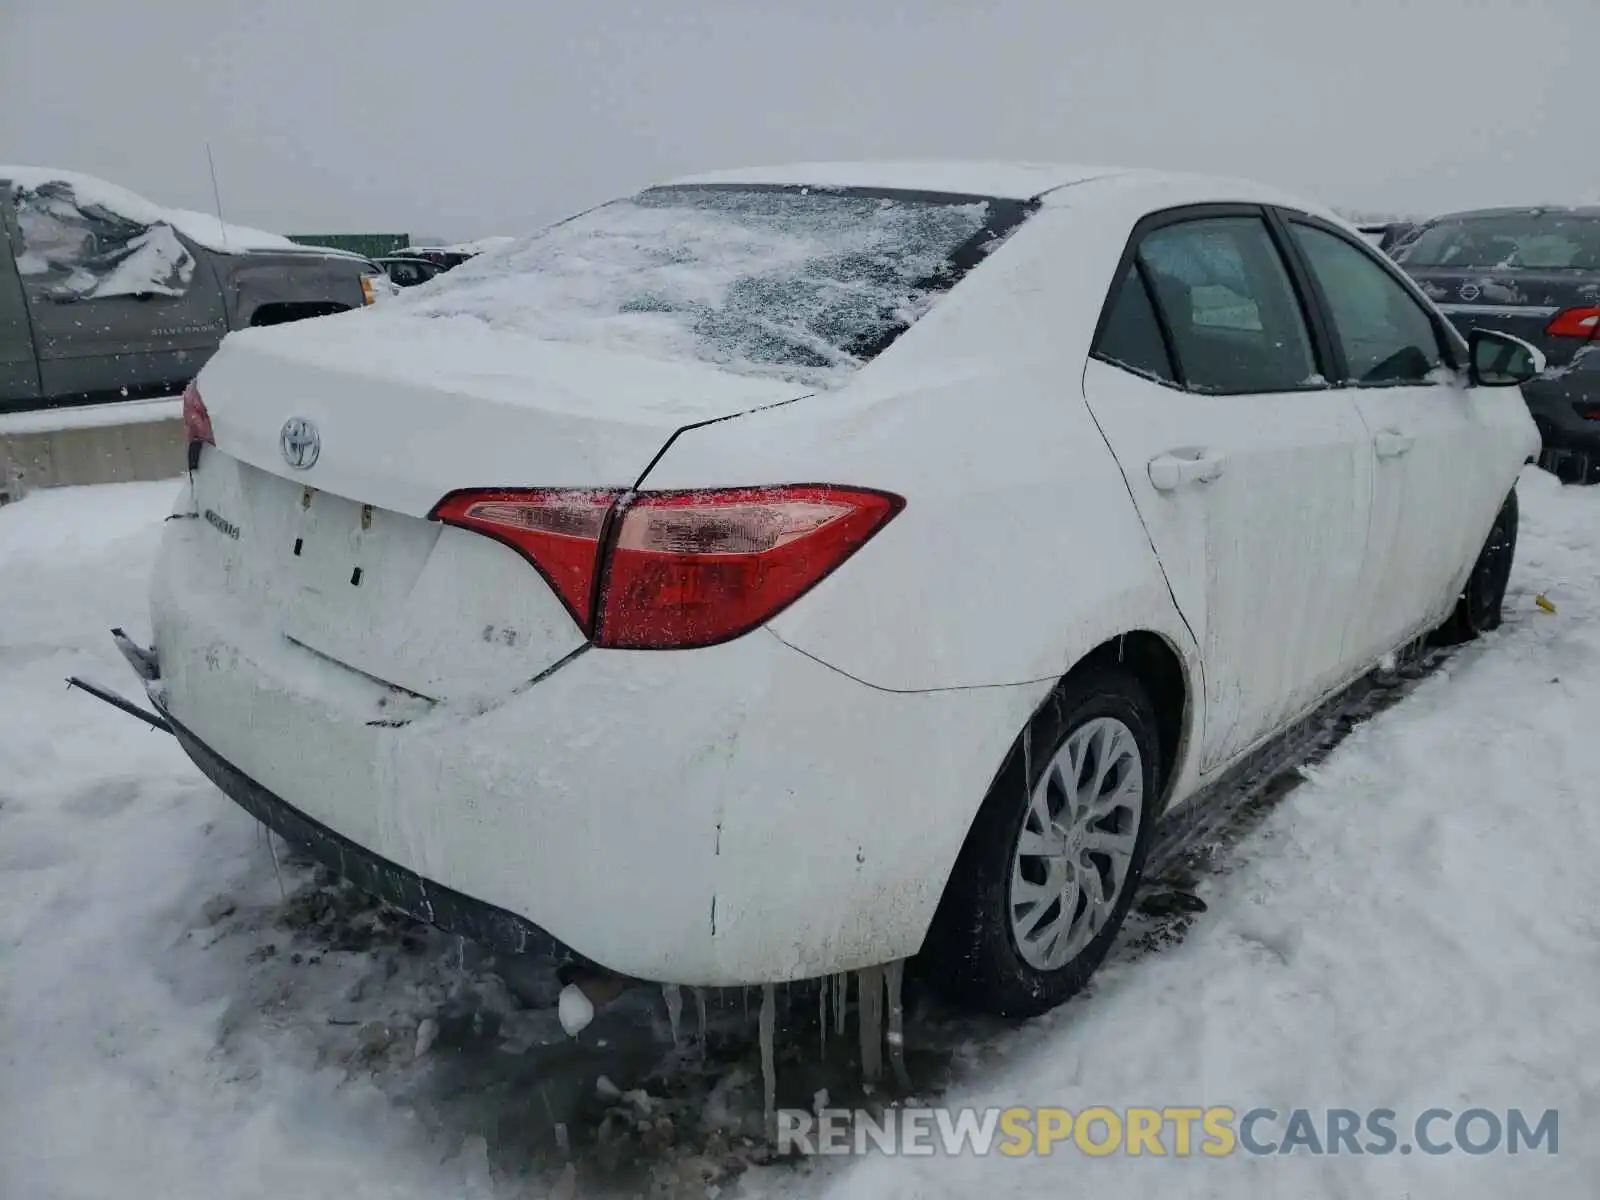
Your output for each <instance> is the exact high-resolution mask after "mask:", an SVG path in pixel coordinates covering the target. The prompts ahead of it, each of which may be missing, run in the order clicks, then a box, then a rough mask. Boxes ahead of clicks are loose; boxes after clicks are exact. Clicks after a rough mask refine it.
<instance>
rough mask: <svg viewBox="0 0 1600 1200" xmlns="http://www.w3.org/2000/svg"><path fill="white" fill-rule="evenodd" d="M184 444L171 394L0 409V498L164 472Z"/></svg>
mask: <svg viewBox="0 0 1600 1200" xmlns="http://www.w3.org/2000/svg"><path fill="white" fill-rule="evenodd" d="M186 449H187V444H186V442H185V440H184V436H183V419H182V403H181V401H179V400H177V399H165V400H138V401H125V402H123V403H120V404H97V405H91V406H86V407H82V408H60V409H47V410H44V411H42V412H28V413H11V414H7V415H4V416H0V504H3V503H5V502H7V501H8V500H17V499H20V498H21V497H22V495H23V494H24V493H26V492H28V491H31V490H32V489H34V488H49V487H70V486H73V485H77V484H86V483H131V482H135V481H138V480H146V479H171V478H172V477H173V476H175V475H181V474H183V470H184V458H185V452H186Z"/></svg>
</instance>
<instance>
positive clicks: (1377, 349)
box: [1290, 221, 1444, 387]
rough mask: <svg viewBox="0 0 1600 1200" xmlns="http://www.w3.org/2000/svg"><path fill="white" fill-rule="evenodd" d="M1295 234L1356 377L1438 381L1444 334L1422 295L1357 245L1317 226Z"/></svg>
mask: <svg viewBox="0 0 1600 1200" xmlns="http://www.w3.org/2000/svg"><path fill="white" fill-rule="evenodd" d="M1290 228H1291V229H1292V230H1293V231H1294V239H1295V241H1296V242H1298V243H1299V244H1300V249H1301V251H1302V252H1303V253H1304V254H1305V257H1306V262H1307V264H1308V265H1309V266H1310V268H1311V273H1312V275H1314V276H1315V277H1316V280H1317V284H1318V285H1319V286H1320V287H1321V288H1322V294H1323V297H1324V298H1325V299H1326V300H1327V302H1328V315H1329V316H1330V317H1331V318H1332V320H1333V331H1334V334H1335V336H1337V337H1338V339H1339V344H1340V345H1341V346H1342V347H1343V348H1344V357H1345V366H1346V369H1347V370H1348V372H1349V378H1350V382H1352V383H1356V384H1362V385H1365V386H1368V387H1382V386H1396V385H1407V384H1411V385H1415V384H1426V383H1430V382H1433V380H1434V379H1437V378H1438V377H1437V376H1431V375H1430V373H1431V372H1433V371H1434V370H1436V369H1437V368H1439V367H1441V366H1443V365H1444V356H1443V354H1442V353H1441V351H1440V349H1439V335H1438V332H1437V330H1435V329H1434V326H1433V322H1432V321H1431V320H1430V319H1429V318H1428V314H1427V312H1426V311H1425V310H1424V309H1423V307H1422V305H1421V304H1420V303H1418V301H1417V299H1416V298H1415V297H1414V296H1412V294H1411V293H1410V292H1408V291H1407V290H1406V289H1405V288H1404V287H1403V286H1401V284H1400V283H1399V281H1398V280H1396V279H1395V278H1394V277H1393V276H1391V275H1390V274H1389V272H1387V271H1385V270H1384V269H1383V267H1381V266H1380V265H1379V264H1377V263H1375V262H1373V261H1372V259H1370V258H1368V257H1367V255H1366V254H1365V253H1364V252H1363V251H1362V250H1361V249H1360V248H1359V247H1357V246H1353V245H1351V244H1350V243H1349V242H1347V241H1345V240H1344V239H1343V238H1342V237H1339V236H1338V235H1336V234H1332V233H1329V232H1327V230H1324V229H1318V228H1317V227H1316V226H1314V225H1302V224H1301V223H1299V222H1298V221H1296V222H1294V223H1292V224H1291V225H1290Z"/></svg>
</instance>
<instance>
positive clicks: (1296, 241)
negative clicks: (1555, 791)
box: [1286, 214, 1525, 658]
mask: <svg viewBox="0 0 1600 1200" xmlns="http://www.w3.org/2000/svg"><path fill="white" fill-rule="evenodd" d="M1286 217H1287V228H1288V230H1289V240H1290V243H1291V245H1292V246H1293V247H1294V248H1295V250H1296V251H1297V253H1298V254H1299V257H1300V259H1301V261H1302V262H1303V264H1304V266H1305V269H1306V270H1307V272H1308V275H1309V278H1310V281H1311V290H1312V292H1313V294H1314V295H1316V296H1317V297H1318V298H1319V300H1320V302H1321V305H1322V307H1323V309H1324V311H1325V312H1326V314H1327V319H1328V325H1329V329H1330V333H1331V335H1332V343H1333V351H1334V363H1335V365H1334V372H1335V375H1336V378H1338V379H1339V381H1340V382H1341V383H1343V384H1345V385H1346V389H1347V391H1348V394H1349V395H1350V396H1351V397H1352V398H1353V399H1354V402H1355V404H1356V405H1357V407H1358V408H1359V409H1360V411H1361V415H1362V419H1363V420H1364V421H1365V423H1366V425H1367V428H1368V429H1369V431H1370V432H1371V435H1372V439H1373V468H1374V474H1373V481H1374V492H1373V516H1372V553H1371V554H1370V555H1369V556H1368V559H1367V567H1366V570H1365V572H1364V577H1363V580H1362V585H1361V588H1360V593H1359V598H1358V602H1357V605H1356V608H1355V610H1354V620H1353V622H1352V626H1351V637H1352V642H1353V647H1354V648H1355V649H1356V650H1357V652H1358V653H1359V654H1360V655H1361V656H1362V657H1366V658H1372V657H1376V656H1378V655H1380V654H1382V653H1384V652H1385V651H1387V650H1389V649H1392V648H1393V647H1395V646H1397V645H1399V644H1400V643H1401V642H1403V641H1405V640H1407V639H1408V638H1410V637H1411V636H1412V635H1414V634H1417V633H1419V632H1421V631H1422V630H1423V629H1424V628H1425V627H1426V626H1427V625H1428V624H1429V623H1430V622H1432V621H1434V620H1437V619H1438V618H1439V617H1440V616H1441V615H1442V613H1441V608H1442V607H1446V606H1448V604H1449V603H1450V602H1451V600H1452V598H1453V594H1454V591H1455V589H1456V588H1457V587H1458V586H1459V584H1460V579H1461V576H1462V574H1463V572H1464V571H1465V569H1466V568H1468V567H1470V565H1471V563H1472V562H1473V560H1474V559H1475V558H1476V557H1477V553H1478V550H1479V548H1480V547H1481V546H1482V544H1483V539H1484V537H1485V535H1486V534H1487V532H1488V529H1489V526H1490V524H1491V522H1492V521H1493V519H1494V514H1495V512H1496V511H1497V510H1498V508H1499V506H1500V503H1501V501H1503V500H1504V498H1505V495H1504V491H1505V489H1508V488H1509V487H1510V485H1511V476H1512V475H1514V473H1515V470H1516V464H1517V462H1518V459H1517V453H1516V450H1515V447H1516V446H1517V445H1519V444H1520V441H1519V439H1520V438H1521V436H1522V435H1521V432H1520V431H1521V429H1522V427H1523V426H1524V424H1525V420H1524V416H1523V411H1522V410H1523V405H1522V399H1521V396H1520V395H1519V394H1518V393H1517V392H1516V390H1515V389H1511V388H1506V389H1477V390H1474V389H1472V388H1470V387H1469V386H1468V384H1467V380H1466V377H1465V375H1464V374H1463V373H1460V372H1457V371H1456V370H1455V369H1453V368H1454V358H1455V353H1456V351H1454V350H1452V349H1451V348H1450V346H1449V345H1448V343H1447V341H1446V337H1447V335H1445V331H1444V330H1442V329H1441V328H1440V327H1439V325H1438V324H1436V321H1435V318H1434V317H1433V315H1432V314H1431V313H1429V311H1428V310H1427V308H1426V307H1425V306H1424V304H1423V302H1422V301H1421V300H1420V299H1419V298H1418V297H1417V295H1416V294H1415V292H1414V290H1413V287H1412V285H1410V283H1409V282H1408V281H1406V280H1405V277H1404V275H1402V274H1401V273H1400V272H1399V271H1398V270H1397V269H1395V268H1394V267H1392V266H1390V265H1389V264H1388V263H1387V262H1386V261H1385V260H1384V259H1383V258H1382V257H1381V256H1380V255H1378V254H1375V253H1373V252H1372V251H1371V250H1369V249H1368V248H1367V247H1366V246H1363V245H1362V244H1361V243H1360V242H1359V241H1358V240H1357V239H1355V238H1353V237H1350V236H1349V235H1348V234H1346V233H1344V232H1343V231H1341V230H1339V229H1338V228H1336V227H1335V226H1333V225H1330V224H1326V223H1323V222H1320V221H1316V220H1314V219H1313V218H1310V217H1305V216H1301V215H1298V214H1287V215H1286Z"/></svg>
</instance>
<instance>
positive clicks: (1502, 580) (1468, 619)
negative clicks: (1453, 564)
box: [1433, 490, 1517, 646]
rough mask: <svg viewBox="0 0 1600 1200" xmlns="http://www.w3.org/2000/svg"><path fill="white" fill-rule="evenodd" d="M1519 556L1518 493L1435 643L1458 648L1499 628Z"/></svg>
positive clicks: (1498, 519)
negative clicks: (1512, 574)
mask: <svg viewBox="0 0 1600 1200" xmlns="http://www.w3.org/2000/svg"><path fill="white" fill-rule="evenodd" d="M1516 553H1517V493H1516V491H1515V490H1513V491H1512V492H1511V494H1510V495H1509V496H1507V497H1506V502H1505V503H1504V504H1503V505H1501V506H1500V512H1499V514H1498V515H1497V516H1496V517H1495V519H1494V525H1493V526H1491V527H1490V529H1489V537H1488V539H1487V540H1486V541H1485V542H1484V544H1483V549H1482V550H1480V551H1479V552H1478V560H1477V561H1476V562H1475V563H1473V564H1472V574H1470V575H1468V576H1467V583H1466V586H1465V587H1464V588H1462V589H1461V595H1460V597H1459V598H1458V599H1457V600H1456V607H1455V611H1454V612H1452V613H1451V614H1450V618H1449V619H1448V620H1447V621H1445V623H1444V624H1443V625H1441V626H1439V628H1438V629H1437V630H1436V631H1435V632H1434V635H1433V641H1434V643H1435V644H1437V645H1442V646H1458V645H1460V644H1461V643H1463V642H1470V641H1471V640H1472V639H1473V638H1475V637H1477V636H1478V635H1479V634H1484V633H1488V632H1489V631H1490V630H1493V629H1498V628H1500V620H1501V614H1502V610H1503V608H1504V605H1505V598H1506V586H1507V584H1509V583H1510V582H1511V564H1512V560H1513V559H1515V557H1516Z"/></svg>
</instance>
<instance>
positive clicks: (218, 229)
mask: <svg viewBox="0 0 1600 1200" xmlns="http://www.w3.org/2000/svg"><path fill="white" fill-rule="evenodd" d="M0 180H9V181H10V182H11V183H12V184H15V185H17V186H19V187H25V188H38V187H40V186H42V185H44V184H47V183H65V184H67V185H68V186H70V187H71V188H72V191H73V194H74V195H75V196H76V197H77V200H78V203H79V204H92V205H96V206H98V207H100V208H104V209H107V210H108V211H110V212H114V213H117V214H118V215H119V216H123V217H126V218H127V219H128V220H130V221H136V222H138V223H139V224H141V225H156V224H163V223H164V224H167V225H170V226H172V228H174V229H176V230H177V231H178V232H179V233H181V234H183V235H184V237H186V238H188V239H189V240H190V241H193V242H198V243H200V245H202V246H204V247H206V248H207V249H208V250H215V251H218V252H219V253H223V254H231V253H238V252H239V251H243V250H304V249H306V247H304V246H302V245H300V244H299V243H298V242H292V241H290V240H289V239H288V238H286V237H284V236H283V235H282V234H278V233H268V232H267V231H266V230H264V229H251V228H250V227H249V226H247V225H232V224H228V223H225V222H223V221H219V220H218V219H217V218H216V217H214V216H211V215H210V214H208V213H201V212H191V211H190V210H188V209H183V208H163V207H162V206H161V205H159V204H156V203H154V202H152V201H150V200H146V199H145V198H144V197H143V196H141V195H139V194H138V193H137V192H130V191H129V190H128V189H127V188H124V187H118V186H117V185H116V184H114V183H107V182H106V181H105V180H104V179H97V178H95V177H94V176H93V175H81V174H79V173H78V172H76V171H58V170H56V169H55V168H53V167H10V166H3V165H0Z"/></svg>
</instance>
